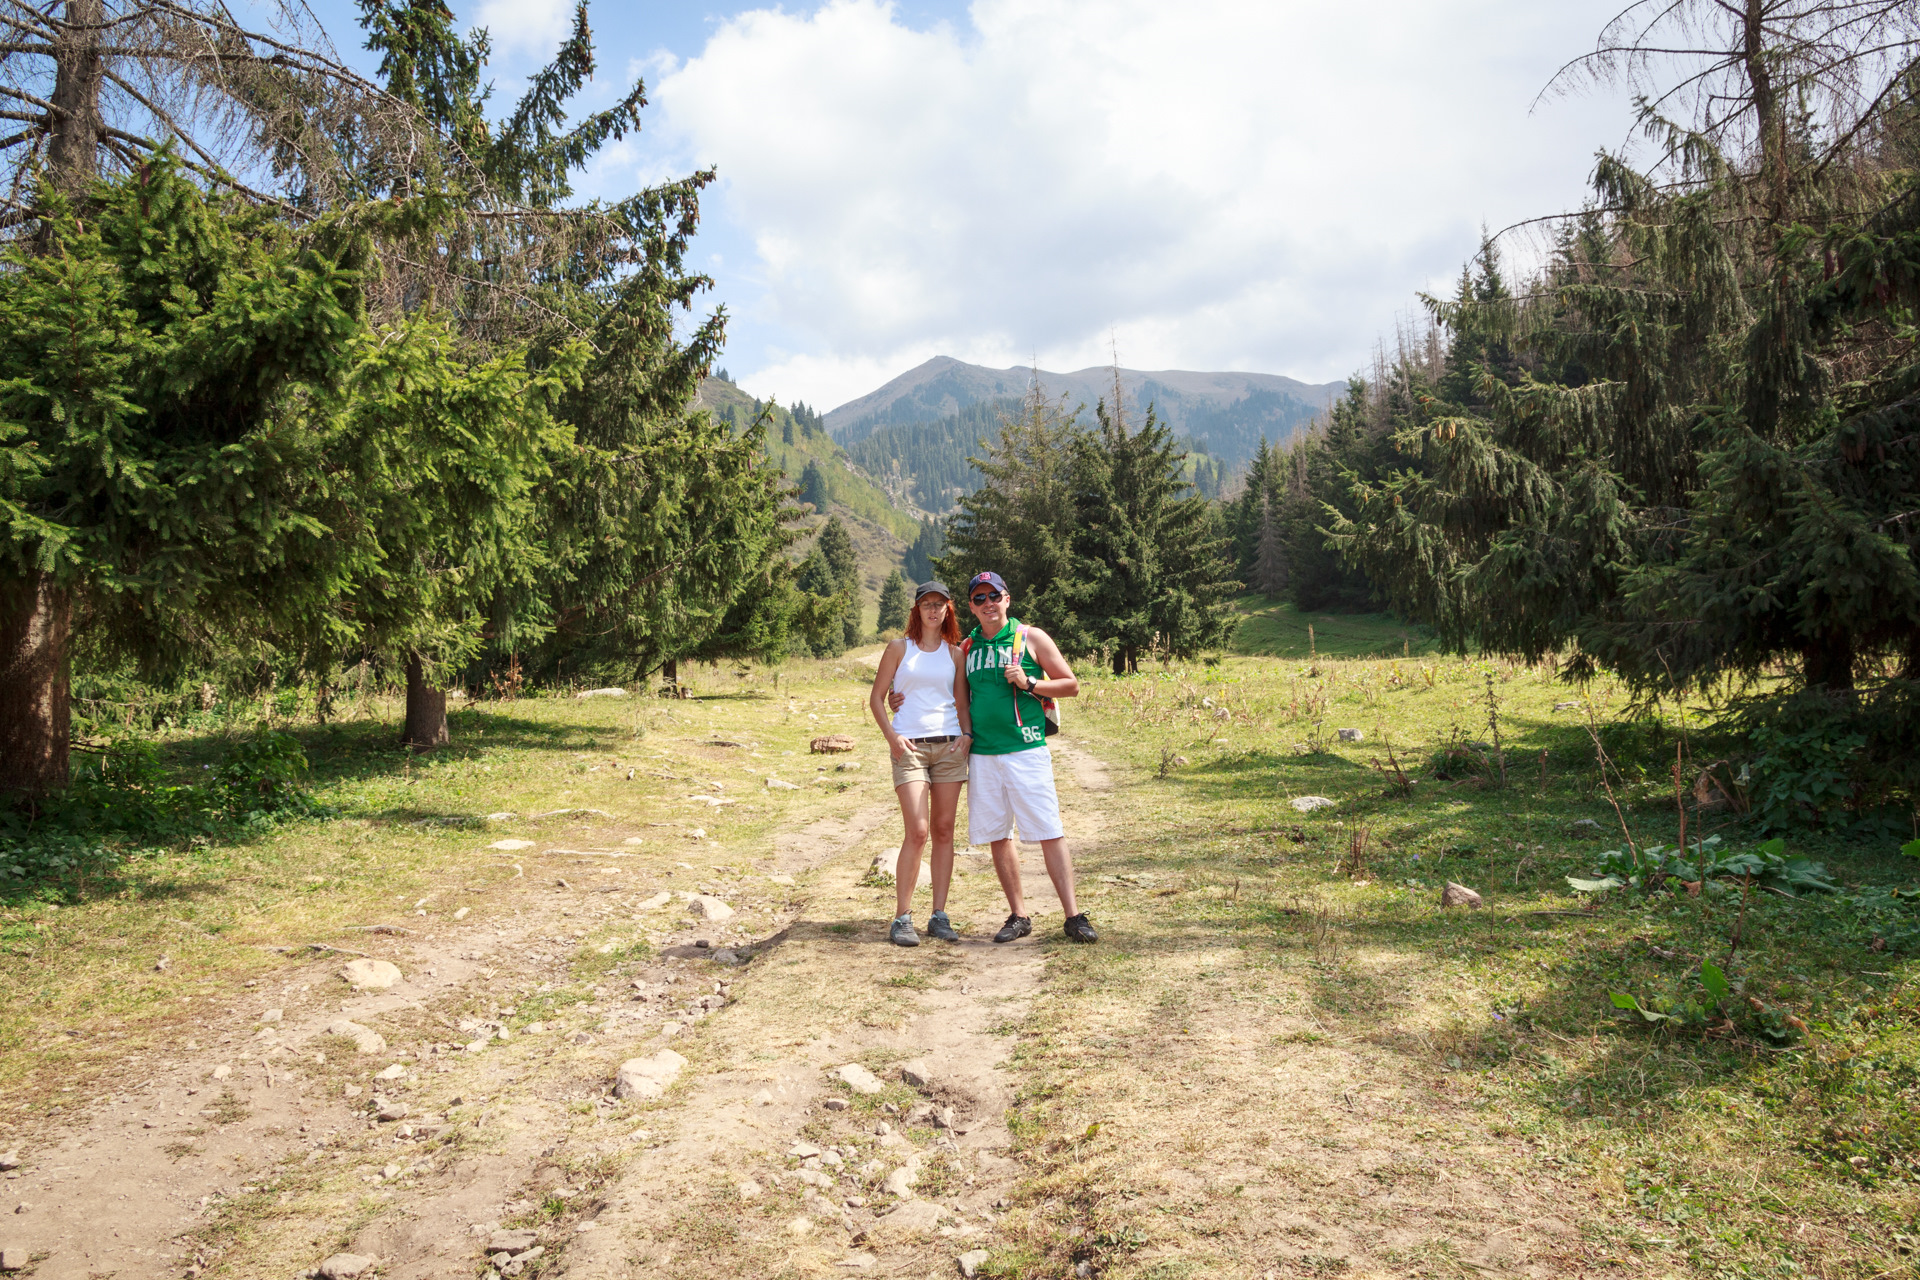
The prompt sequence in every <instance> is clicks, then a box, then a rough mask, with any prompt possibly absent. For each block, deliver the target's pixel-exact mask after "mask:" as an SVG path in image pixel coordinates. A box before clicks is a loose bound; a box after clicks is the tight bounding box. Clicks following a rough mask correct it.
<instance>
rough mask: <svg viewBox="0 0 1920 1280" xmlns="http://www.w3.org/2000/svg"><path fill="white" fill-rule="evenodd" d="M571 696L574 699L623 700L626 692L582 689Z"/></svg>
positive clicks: (621, 690) (623, 690)
mask: <svg viewBox="0 0 1920 1280" xmlns="http://www.w3.org/2000/svg"><path fill="white" fill-rule="evenodd" d="M573 696H574V697H576V698H624V697H626V696H627V691H626V690H625V689H582V690H581V691H580V692H579V693H576V694H574V695H573Z"/></svg>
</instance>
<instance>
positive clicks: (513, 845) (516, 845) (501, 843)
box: [487, 840, 533, 853]
mask: <svg viewBox="0 0 1920 1280" xmlns="http://www.w3.org/2000/svg"><path fill="white" fill-rule="evenodd" d="M487 848H489V849H505V850H506V851H507V852H509V853H511V852H512V851H513V850H515V849H531V848H533V841H531V840H495V841H494V842H493V843H492V844H490V845H488V846H487Z"/></svg>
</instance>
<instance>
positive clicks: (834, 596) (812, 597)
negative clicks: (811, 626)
mask: <svg viewBox="0 0 1920 1280" xmlns="http://www.w3.org/2000/svg"><path fill="white" fill-rule="evenodd" d="M794 585H795V586H796V587H797V588H799V590H801V591H803V592H805V593H806V595H807V597H808V601H809V607H810V608H811V609H812V610H813V611H814V613H815V614H816V615H817V616H818V617H819V618H820V619H821V625H820V626H819V627H818V628H817V629H815V630H813V631H811V632H809V633H808V634H807V635H806V637H805V639H806V642H807V646H808V648H809V649H810V650H811V651H812V653H813V656H814V657H816V658H837V657H839V656H840V655H841V654H842V653H844V652H846V648H847V637H846V622H845V618H846V613H847V597H846V595H845V593H843V592H842V591H841V589H840V581H839V579H838V578H836V577H835V576H834V572H833V566H832V565H831V564H829V563H828V562H827V556H826V552H824V551H822V550H821V549H820V547H819V545H818V544H815V546H814V548H813V550H812V551H810V552H808V553H807V558H806V559H805V560H804V561H802V562H801V564H800V570H799V572H798V573H797V574H795V575H794Z"/></svg>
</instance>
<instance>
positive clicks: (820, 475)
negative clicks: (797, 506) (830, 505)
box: [800, 458, 827, 514]
mask: <svg viewBox="0 0 1920 1280" xmlns="http://www.w3.org/2000/svg"><path fill="white" fill-rule="evenodd" d="M800 501H802V502H804V503H806V504H807V505H808V506H810V507H812V508H813V509H814V511H815V512H817V513H821V514H824V513H825V512H826V509H827V476H826V473H825V472H823V471H822V470H821V469H820V464H819V463H818V462H815V461H814V460H813V459H812V458H809V459H807V465H806V466H805V467H803V468H801V470H800Z"/></svg>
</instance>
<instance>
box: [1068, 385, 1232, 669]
mask: <svg viewBox="0 0 1920 1280" xmlns="http://www.w3.org/2000/svg"><path fill="white" fill-rule="evenodd" d="M1118 392H1119V382H1118V377H1117V376H1116V378H1115V397H1114V399H1113V401H1112V402H1111V403H1110V402H1107V401H1102V402H1101V404H1100V405H1099V406H1098V409H1097V416H1098V419H1099V426H1098V428H1097V429H1096V430H1093V431H1090V432H1085V433H1082V434H1080V435H1078V436H1077V437H1076V438H1075V439H1074V441H1073V454H1074V457H1075V461H1076V463H1077V468H1076V480H1077V491H1076V494H1075V502H1074V515H1075V528H1074V530H1073V535H1072V544H1071V545H1072V566H1071V570H1070V572H1069V573H1068V575H1067V576H1066V577H1065V579H1064V580H1063V581H1062V582H1061V584H1060V585H1059V588H1058V591H1059V594H1060V596H1061V597H1062V598H1063V599H1064V600H1065V602H1066V603H1067V604H1068V606H1069V608H1070V612H1069V614H1068V616H1067V617H1066V618H1065V619H1064V620H1063V621H1062V622H1061V624H1060V628H1059V631H1058V633H1057V635H1056V639H1057V640H1059V641H1060V643H1061V646H1062V648H1063V649H1064V650H1066V651H1067V652H1070V653H1082V654H1084V653H1092V652H1094V651H1095V650H1105V651H1106V652H1107V653H1108V655H1109V658H1110V661H1111V662H1112V665H1113V673H1114V674H1115V675H1128V674H1131V673H1133V672H1135V671H1138V670H1139V666H1140V659H1141V658H1142V657H1143V656H1145V655H1146V654H1148V653H1149V652H1153V651H1155V650H1158V651H1160V652H1163V653H1166V654H1168V655H1170V656H1173V657H1178V658H1192V657H1194V656H1196V655H1198V654H1199V653H1200V652H1201V651H1203V650H1205V649H1209V648H1213V647H1215V646H1217V645H1220V644H1222V643H1224V642H1225V641H1226V639H1227V638H1228V637H1229V636H1230V635H1231V634H1232V633H1233V628H1234V627H1235V626H1236V625H1237V623H1238V621H1239V619H1238V615H1237V614H1236V613H1235V611H1234V608H1233V605H1232V601H1231V599H1230V597H1231V594H1232V592H1233V591H1234V590H1235V589H1236V588H1237V587H1239V585H1240V584H1239V583H1238V582H1237V581H1235V580H1234V578H1233V566H1232V562H1231V561H1230V560H1229V559H1227V545H1226V543H1225V542H1224V541H1222V540H1220V539H1217V538H1216V537H1214V535H1213V525H1212V520H1211V517H1210V516H1209V514H1208V503H1207V501H1206V499H1204V498H1201V497H1198V496H1195V495H1193V494H1192V493H1191V491H1190V489H1189V486H1188V485H1186V483H1185V482H1184V480H1183V479H1182V476H1183V473H1184V471H1185V465H1184V462H1185V459H1184V457H1183V456H1182V455H1181V454H1180V452H1179V451H1178V450H1177V449H1176V448H1175V447H1174V444H1173V440H1172V432H1171V431H1170V430H1168V429H1167V428H1166V427H1165V426H1163V425H1161V423H1160V422H1159V420H1158V416H1157V415H1156V413H1155V411H1154V409H1153V407H1152V406H1151V405H1149V406H1148V408H1147V414H1146V420H1145V422H1144V423H1142V424H1141V427H1140V430H1139V431H1137V432H1129V431H1128V430H1127V424H1126V418H1125V416H1124V407H1123V404H1122V402H1121V400H1120V397H1119V394H1118Z"/></svg>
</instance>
